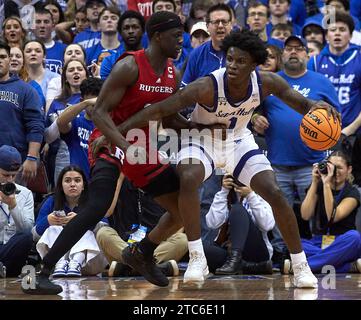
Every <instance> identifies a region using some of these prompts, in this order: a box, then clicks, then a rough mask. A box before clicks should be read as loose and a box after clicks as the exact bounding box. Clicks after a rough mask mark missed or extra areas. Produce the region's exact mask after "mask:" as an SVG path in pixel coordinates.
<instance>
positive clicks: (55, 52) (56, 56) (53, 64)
mask: <svg viewBox="0 0 361 320" xmlns="http://www.w3.org/2000/svg"><path fill="white" fill-rule="evenodd" d="M65 48H66V45H65V44H63V43H61V42H58V41H55V43H54V45H53V46H52V47H51V48H47V49H46V59H45V66H46V68H47V69H49V70H50V71H52V72H55V73H58V74H61V70H62V68H63V64H64V51H65Z"/></svg>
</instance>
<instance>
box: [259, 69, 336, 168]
mask: <svg viewBox="0 0 361 320" xmlns="http://www.w3.org/2000/svg"><path fill="white" fill-rule="evenodd" d="M278 74H279V75H280V76H281V77H282V78H284V79H285V80H286V81H287V83H288V84H289V85H290V87H291V88H293V89H294V90H296V91H298V92H299V93H301V94H302V95H303V96H304V97H306V98H308V99H311V100H316V101H317V100H324V101H326V102H328V103H329V104H331V105H332V106H334V107H335V108H336V109H338V110H339V104H338V100H337V95H336V91H335V89H334V88H333V86H332V83H331V82H330V81H328V80H327V79H325V78H324V77H323V75H321V74H318V73H316V72H312V71H307V72H306V74H304V75H303V76H302V77H299V78H291V77H289V76H287V75H286V74H285V73H284V72H283V71H281V72H279V73H278ZM263 105H264V110H265V113H266V114H265V116H266V118H267V120H268V122H269V124H270V126H269V128H268V129H267V130H266V132H265V136H266V142H267V146H268V154H267V157H268V159H269V160H270V162H271V163H272V164H273V165H284V166H305V165H312V164H313V163H316V162H319V161H320V160H322V159H324V158H325V153H324V152H322V151H315V150H312V149H310V148H308V147H307V146H306V145H305V144H304V143H303V142H302V140H301V138H300V124H301V121H302V118H303V115H302V114H300V113H298V112H296V111H295V110H294V109H292V108H291V107H289V106H287V105H286V104H285V103H284V102H282V101H281V100H280V99H279V98H277V97H275V96H269V97H267V98H266V99H265V100H264V103H263ZM285 139H287V141H286V140H285Z"/></svg>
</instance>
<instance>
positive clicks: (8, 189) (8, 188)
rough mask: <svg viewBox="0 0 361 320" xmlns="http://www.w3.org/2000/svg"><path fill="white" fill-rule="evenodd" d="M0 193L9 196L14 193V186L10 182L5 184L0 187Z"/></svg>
mask: <svg viewBox="0 0 361 320" xmlns="http://www.w3.org/2000/svg"><path fill="white" fill-rule="evenodd" d="M0 191H1V192H2V193H3V194H5V195H6V196H11V195H12V194H14V193H15V191H16V185H15V184H14V183H11V182H7V183H4V184H1V185H0Z"/></svg>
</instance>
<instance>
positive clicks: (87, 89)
mask: <svg viewBox="0 0 361 320" xmlns="http://www.w3.org/2000/svg"><path fill="white" fill-rule="evenodd" d="M102 85H103V80H102V79H100V78H96V77H89V78H86V79H84V80H83V81H82V82H81V84H80V94H81V96H82V97H83V98H84V97H85V96H86V95H93V96H98V95H99V92H100V90H101V88H102Z"/></svg>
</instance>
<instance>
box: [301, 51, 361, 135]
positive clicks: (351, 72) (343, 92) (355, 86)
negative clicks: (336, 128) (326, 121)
mask: <svg viewBox="0 0 361 320" xmlns="http://www.w3.org/2000/svg"><path fill="white" fill-rule="evenodd" d="M308 69H309V70H312V71H316V72H319V73H322V74H323V75H325V76H326V77H327V78H328V79H329V80H330V81H331V83H332V84H333V85H334V87H335V89H336V91H337V94H338V101H339V103H340V105H341V117H342V127H343V128H345V127H347V126H348V125H350V124H351V123H352V122H353V121H354V120H355V119H356V117H357V116H358V115H359V113H360V112H361V51H360V47H358V46H356V45H350V46H349V48H348V49H347V50H346V51H345V52H344V53H343V54H342V55H340V56H335V55H333V54H332V53H331V52H330V50H329V46H328V45H327V46H326V47H325V48H323V50H322V51H321V53H320V54H319V55H317V56H315V57H312V58H311V59H310V61H309V62H308ZM357 132H358V133H360V132H361V128H359V130H358V131H357Z"/></svg>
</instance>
